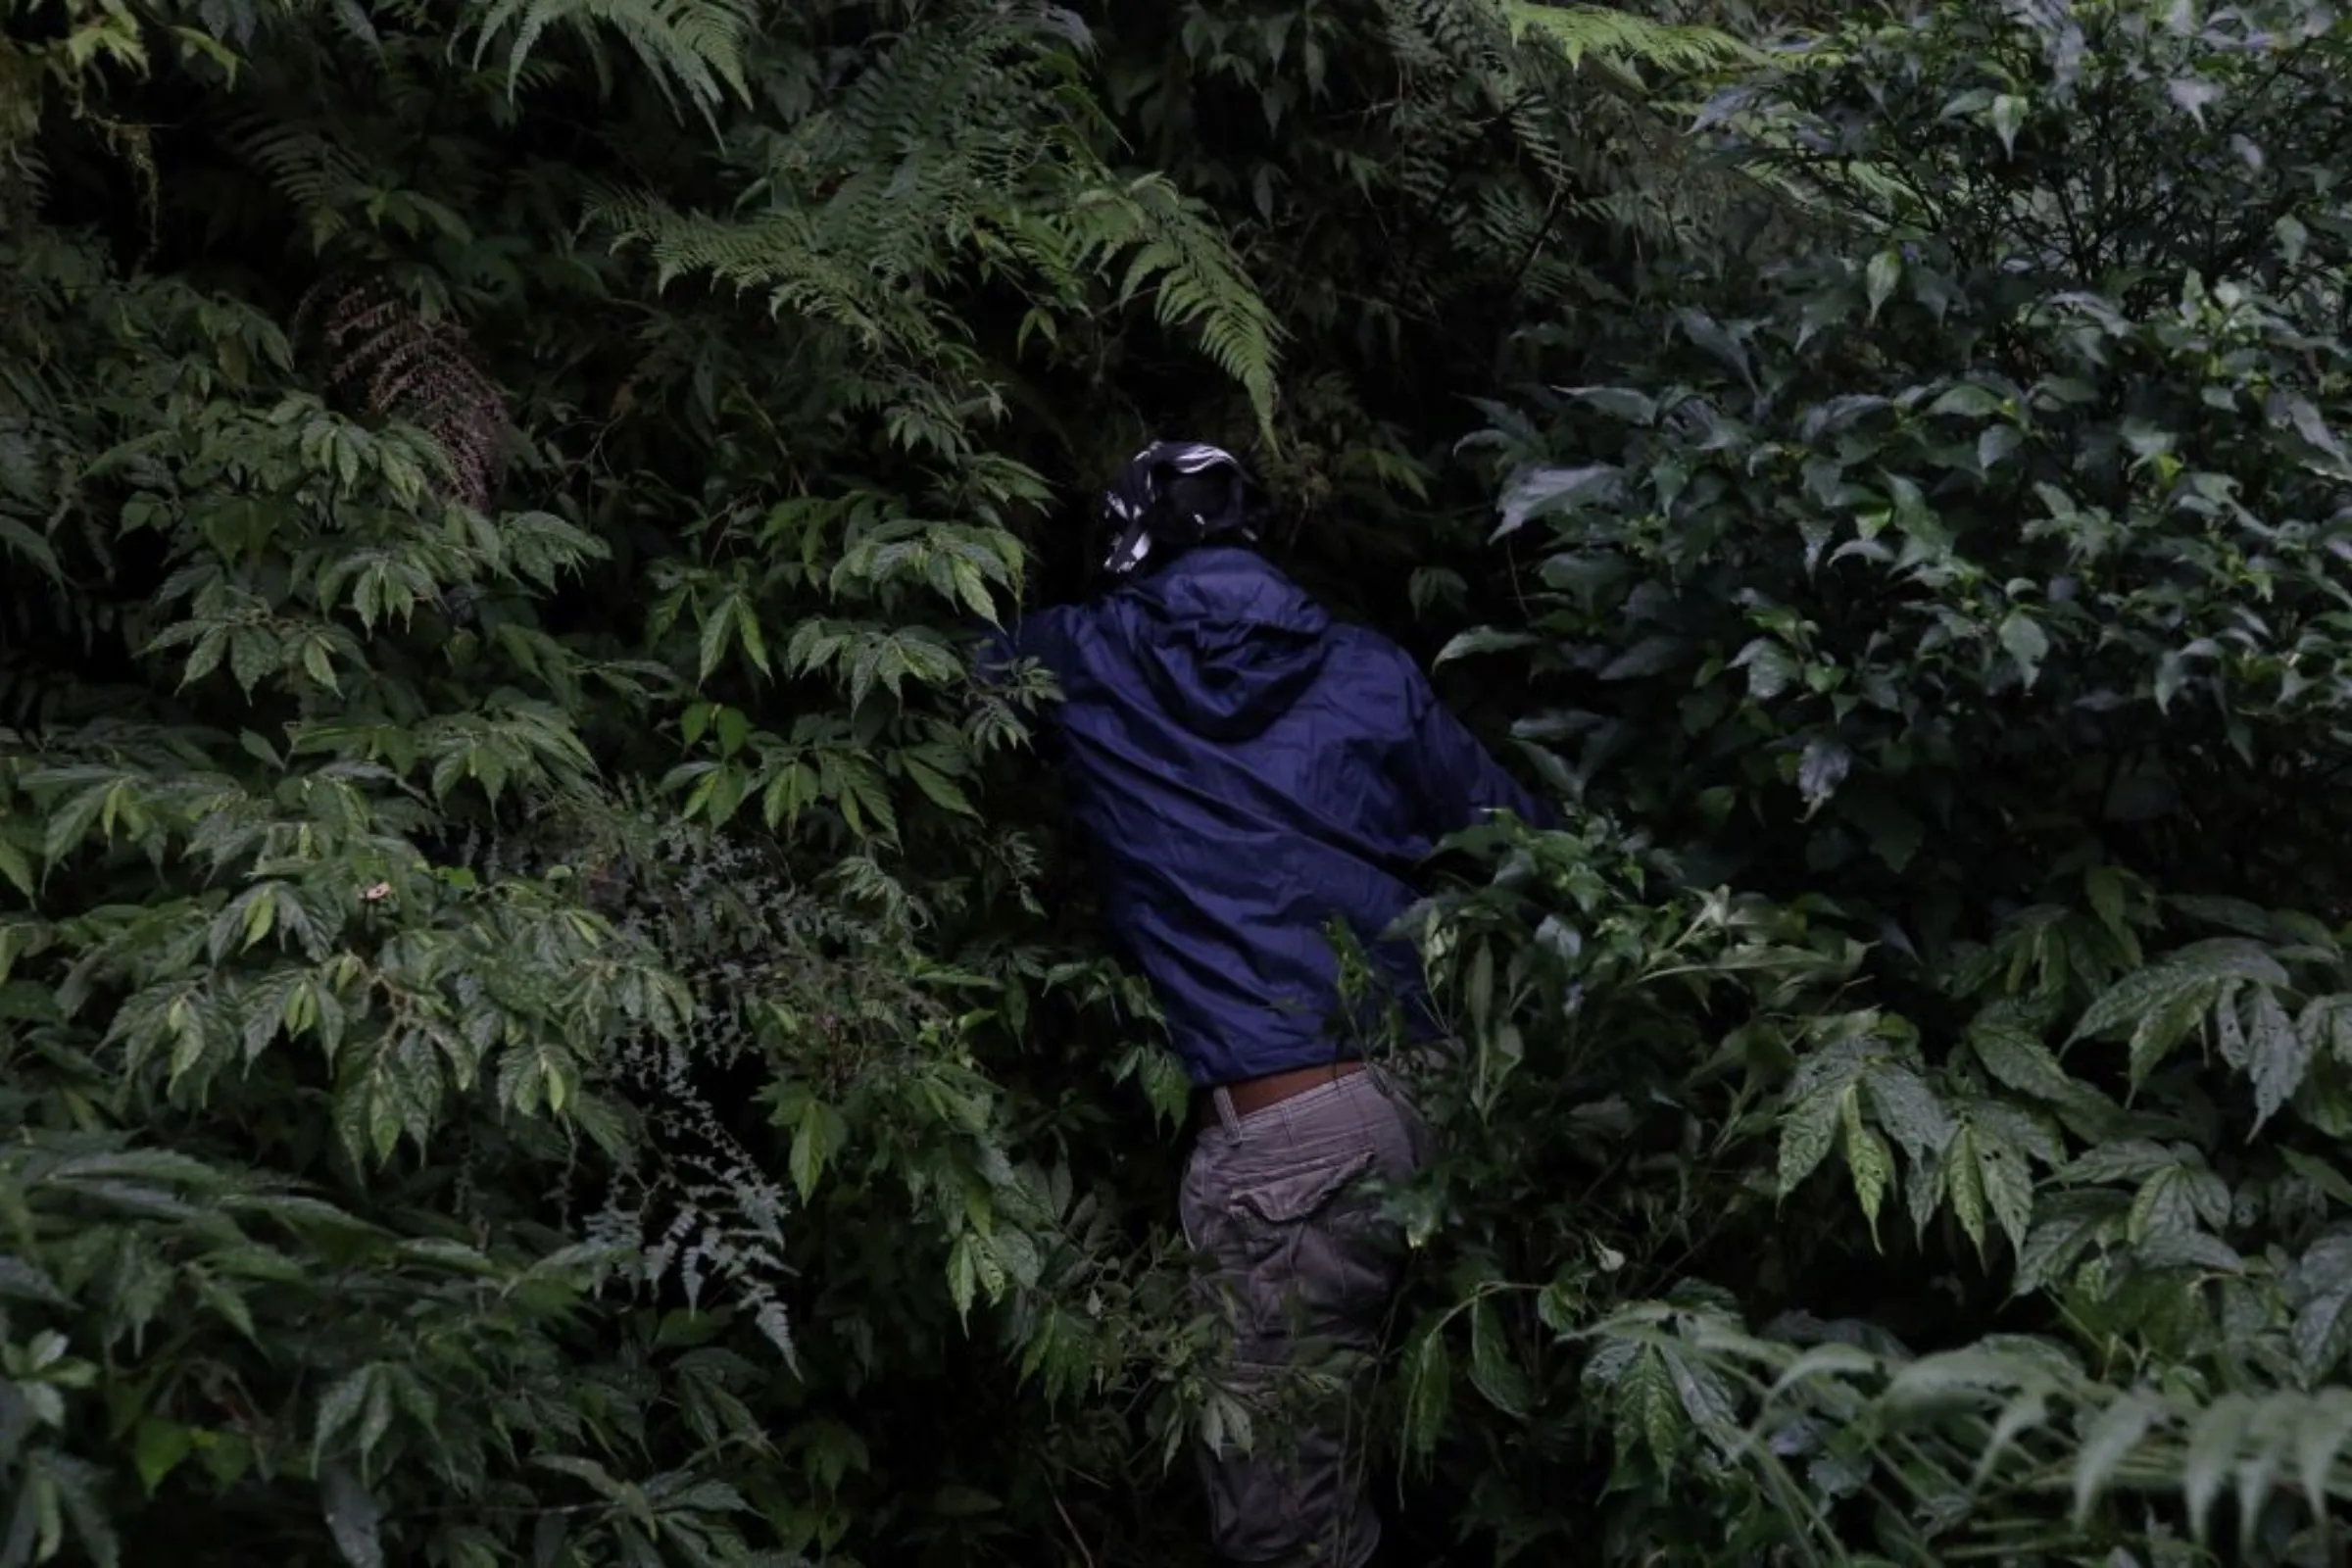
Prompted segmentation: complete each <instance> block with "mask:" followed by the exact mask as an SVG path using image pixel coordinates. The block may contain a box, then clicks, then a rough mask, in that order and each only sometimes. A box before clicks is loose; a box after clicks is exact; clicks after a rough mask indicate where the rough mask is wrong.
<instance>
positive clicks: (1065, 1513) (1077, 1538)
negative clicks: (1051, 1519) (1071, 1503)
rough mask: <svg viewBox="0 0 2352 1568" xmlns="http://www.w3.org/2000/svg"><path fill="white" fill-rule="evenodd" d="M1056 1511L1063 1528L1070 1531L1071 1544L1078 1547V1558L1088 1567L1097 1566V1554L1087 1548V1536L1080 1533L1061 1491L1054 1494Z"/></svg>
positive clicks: (1093, 1567)
mask: <svg viewBox="0 0 2352 1568" xmlns="http://www.w3.org/2000/svg"><path fill="white" fill-rule="evenodd" d="M1054 1512H1055V1513H1057V1514H1059V1515H1061V1528H1062V1529H1064V1530H1067V1531H1068V1532H1069V1533H1070V1544H1071V1545H1073V1546H1076V1547H1077V1548H1078V1558H1079V1560H1080V1561H1081V1562H1083V1563H1085V1564H1086V1568H1095V1554H1094V1553H1093V1552H1091V1551H1089V1550H1087V1549H1086V1538H1085V1537H1084V1536H1081V1535H1080V1534H1078V1526H1077V1525H1076V1524H1075V1523H1073V1522H1072V1521H1071V1519H1070V1510H1069V1509H1067V1508H1065V1507H1063V1506H1062V1503H1061V1493H1060V1492H1059V1491H1056V1492H1055V1493H1054Z"/></svg>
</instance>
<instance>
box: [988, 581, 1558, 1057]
mask: <svg viewBox="0 0 2352 1568" xmlns="http://www.w3.org/2000/svg"><path fill="white" fill-rule="evenodd" d="M1018 647H1019V649H1020V651H1021V652H1022V653H1024V654H1027V655H1030V656H1033V657H1035V658H1037V659H1039V660H1040V661H1041V662H1044V663H1045V664H1046V665H1048V666H1049V667H1050V668H1052V669H1053V670H1054V672H1055V674H1056V676H1057V677H1058V678H1059V680H1060V681H1061V684H1062V687H1063V694H1064V699H1065V701H1064V702H1063V703H1062V704H1061V705H1059V706H1058V708H1057V710H1056V711H1055V712H1054V731H1055V734H1056V737H1057V739H1058V740H1059V741H1060V743H1061V746H1062V750H1063V758H1062V760H1063V767H1064V772H1065V774H1066V775H1067V778H1068V781H1069V791H1070V797H1071V803H1072V808H1073V809H1074V811H1075V813H1076V816H1077V819H1078V822H1079V825H1080V827H1081V829H1082V830H1083V832H1084V834H1085V836H1086V838H1087V841H1088V843H1089V844H1090V846H1091V847H1092V850H1093V854H1094V857H1095V858H1096V861H1097V865H1098V871H1099V874H1100V877H1101V880H1102V884H1103V901H1104V912H1105V915H1106V917H1107V918H1108V920H1109V921H1110V923H1111V924H1112V926H1113V927H1114V928H1115V929H1116V930H1117V931H1118V933H1119V934H1120V935H1121V937H1122V938H1123V939H1124V940H1125V942H1126V945H1127V946H1128V948H1129V949H1130V951H1131V953H1132V955H1133V956H1134V958H1135V960H1136V962H1137V963H1138V964H1139V965H1140V966H1141V967H1142V968H1143V970H1144V971H1145V973H1146V974H1148V975H1149V976H1151V977H1152V980H1153V981H1154V982H1155V983H1156V986H1157V990H1158V993H1159V997H1160V1001H1161V1005H1162V1008H1163V1010H1164V1011H1165V1012H1166V1014H1167V1017H1168V1025H1169V1030H1170V1033H1171V1036H1172V1037H1173V1042H1174V1044H1175V1047H1176V1049H1177V1051H1178V1053H1179V1054H1181V1055H1182V1056H1183V1058H1184V1060H1185V1063H1186V1065H1187V1067H1188V1069H1189V1070H1190V1071H1191V1073H1192V1075H1193V1078H1194V1080H1195V1081H1196V1082H1197V1083H1200V1084H1201V1085H1204V1086H1209V1085H1215V1084H1220V1083H1229V1082H1232V1081H1235V1080H1238V1079H1248V1078H1255V1077H1259V1076H1262V1075H1264V1074H1267V1073H1272V1072H1280V1071H1283V1070H1286V1069H1289V1068H1294V1067H1300V1066H1305V1065H1308V1064H1310V1063H1314V1062H1328V1061H1330V1060H1332V1059H1334V1056H1335V1055H1344V1054H1351V1051H1352V1049H1353V1046H1354V1042H1353V1040H1352V1039H1351V1036H1352V1034H1353V1031H1352V1030H1351V1029H1349V1028H1348V1027H1347V1026H1346V1025H1345V1024H1343V1023H1341V1022H1340V1021H1339V1020H1337V1019H1336V1018H1335V1016H1334V1011H1335V1005H1336V1004H1337V1002H1338V997H1337V993H1336V989H1335V984H1334V976H1335V971H1336V959H1335V955H1334V953H1333V950H1332V947H1331V943H1330V940H1329V937H1328V936H1327V934H1326V928H1327V926H1328V924H1329V922H1331V921H1332V920H1333V919H1335V918H1336V919H1338V920H1340V921H1342V922H1344V923H1345V924H1346V925H1347V926H1348V928H1349V930H1350V931H1351V932H1352V933H1353V935H1354V936H1355V938H1356V939H1357V940H1358V941H1359V942H1361V943H1363V944H1365V945H1366V946H1367V947H1369V948H1372V949H1373V950H1374V952H1375V956H1376V957H1377V958H1379V959H1381V960H1385V961H1384V963H1383V968H1384V970H1385V972H1386V975H1387V978H1388V979H1390V980H1391V981H1392V982H1393V983H1394V984H1395V985H1396V986H1397V988H1398V989H1399V991H1400V992H1401V993H1402V995H1403V998H1404V1000H1405V1001H1406V1002H1407V1004H1408V1005H1411V1004H1413V1003H1414V1002H1416V1001H1417V998H1418V980H1417V965H1416V963H1415V959H1414V956H1413V955H1412V953H1411V951H1410V950H1409V949H1408V948H1405V947H1404V946H1403V945H1402V944H1400V943H1395V942H1391V943H1385V944H1384V943H1381V942H1380V941H1379V939H1380V938H1381V937H1382V936H1383V933H1384V932H1385V931H1386V930H1387V928H1388V927H1389V925H1390V923H1391V922H1392V921H1394V920H1395V919H1396V918H1397V915H1399V914H1401V913H1402V912H1403V911H1404V909H1405V908H1406V907H1407V906H1408V905H1409V904H1410V903H1411V902H1412V900H1413V899H1414V897H1415V896H1416V892H1415V888H1414V884H1413V882H1412V880H1411V879H1412V876H1413V873H1414V870H1415V867H1416V866H1417V864H1418V862H1420V861H1421V860H1422V859H1423V858H1426V857H1427V856H1428V854H1429V853H1430V851H1431V850H1432V849H1433V848H1434V847H1435V845H1436V843H1437V841H1438V840H1440V839H1441V838H1443V837H1445V836H1446V834H1448V833H1450V832H1452V831H1454V830H1455V829H1456V828H1459V827H1461V826H1463V825H1465V824H1466V823H1467V821H1468V820H1469V819H1470V818H1471V816H1472V815H1473V813H1474V812H1475V811H1476V809H1478V808H1480V807H1505V808H1508V809H1512V810H1514V811H1515V812H1517V813H1518V814H1520V815H1522V816H1527V817H1531V818H1532V817H1535V816H1536V815H1537V813H1538V812H1539V810H1540V808H1538V807H1537V806H1536V804H1535V803H1534V802H1533V801H1532V800H1531V799H1530V798H1529V797H1528V796H1527V795H1526V793H1525V792H1524V791H1522V790H1520V789H1519V787H1518V786H1517V785H1516V784H1515V783H1513V782H1512V781H1511V780H1510V778H1509V776H1508V775H1506V774H1504V773H1502V772H1501V771H1500V770H1499V769H1498V768H1495V766H1494V764H1493V763H1492V762H1491V761H1490V760H1488V759H1487V757H1486V755H1485V753H1484V752H1483V751H1482V750H1480V749H1479V748H1478V747H1477V745H1476V744H1475V743H1474V742H1472V741H1471V740H1470V739H1469V738H1468V737H1467V736H1466V735H1465V734H1463V733H1462V731H1461V729H1460V727H1459V726H1458V725H1457V724H1456V723H1455V722H1454V720H1453V719H1452V717H1451V715H1449V714H1448V713H1446V711H1445V710H1444V709H1443V708H1441V707H1439V706H1438V704H1437V702H1436V700H1435V699H1434V697H1433V696H1432V695H1431V693H1430V691H1429V688H1428V685H1427V683H1426V682H1425V681H1424V680H1423V678H1422V676H1421V674H1420V671H1419V670H1418V669H1417V668H1416V667H1415V666H1414V665H1413V663H1412V662H1411V661H1410V660H1409V659H1408V658H1407V657H1406V656H1405V655H1404V654H1403V653H1402V651H1400V650H1399V649H1397V647H1396V646H1395V645H1394V644H1392V643H1391V642H1389V641H1388V640H1387V639H1386V638H1383V637H1381V636H1379V635H1378V634H1377V633H1374V632H1371V631H1367V630H1364V629H1361V628H1358V627H1352V626H1345V625H1341V624H1338V623H1336V622H1335V621H1333V619H1332V618H1331V616H1330V615H1328V614H1327V613H1325V612H1324V611H1323V610H1322V609H1321V608H1320V607H1319V606H1317V605H1316V604H1314V603H1313V601H1311V600H1309V599H1308V598H1307V597H1306V595H1305V594H1303V593H1302V592H1301V591H1300V590H1299V588H1298V587H1296V586H1295V585H1294V584H1292V582H1291V581H1290V580H1289V579H1288V578H1287V577H1285V576H1283V575H1282V573H1280V572H1279V571H1278V570H1276V569H1275V567H1274V566H1273V565H1272V564H1269V563H1268V562H1266V561H1265V560H1264V559H1263V558H1262V557H1260V556H1258V555H1257V554H1256V553H1255V552H1254V551H1251V550H1249V549H1245V548H1240V547H1236V546H1214V545H1211V546H1203V547H1201V548H1196V549H1194V550H1191V551H1188V552H1187V553H1185V554H1184V555H1182V556H1180V557H1179V558H1177V559H1176V560H1175V561H1173V562H1172V563H1170V564H1167V565H1166V566H1164V567H1163V568H1162V569H1161V570H1159V571H1158V572H1156V573H1154V574H1153V575H1152V576H1149V577H1145V578H1143V579H1141V580H1140V581H1135V582H1131V583H1128V584H1126V585H1124V586H1122V587H1121V588H1120V589H1119V590H1118V591H1117V592H1115V593H1112V594H1110V595H1108V596H1106V597H1105V598H1103V600H1101V601H1099V602H1097V603H1095V604H1092V605H1086V606H1079V607H1069V608H1064V609H1058V610H1054V611H1050V612H1047V613H1045V614H1043V615H1041V616H1039V617H1037V618H1036V619H1035V620H1033V621H1031V622H1030V623H1028V624H1026V625H1024V626H1023V627H1022V628H1021V633H1020V636H1019V639H1018Z"/></svg>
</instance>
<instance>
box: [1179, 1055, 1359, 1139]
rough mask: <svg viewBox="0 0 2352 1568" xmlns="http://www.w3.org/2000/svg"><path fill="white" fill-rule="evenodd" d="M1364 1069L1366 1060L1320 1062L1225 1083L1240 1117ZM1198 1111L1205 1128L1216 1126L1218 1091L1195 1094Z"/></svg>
mask: <svg viewBox="0 0 2352 1568" xmlns="http://www.w3.org/2000/svg"><path fill="white" fill-rule="evenodd" d="M1363 1070H1364V1064H1363V1062H1362V1061H1360V1060H1357V1061H1326V1062H1317V1063H1316V1064H1315V1065H1314V1066H1312V1067H1293V1068H1292V1069H1291V1070H1290V1071H1288V1072H1270V1073H1268V1074H1266V1075H1265V1076H1264V1077H1263V1078H1245V1079H1243V1080H1242V1081H1241V1082H1240V1083H1238V1084H1226V1085H1224V1086H1223V1087H1224V1090H1225V1095H1226V1098H1227V1099H1229V1100H1231V1101H1232V1102H1233V1113H1234V1114H1235V1115H1236V1116H1249V1115H1254V1114H1255V1113H1256V1112H1258V1111H1261V1110H1264V1109H1266V1108H1267V1107H1269V1106H1272V1105H1279V1104H1281V1103H1283V1102H1284V1101H1286V1100H1288V1099H1290V1098H1291V1097H1292V1096H1293V1095H1303V1094H1305V1093H1306V1092H1307V1091H1308V1090H1309V1089H1320V1088H1322V1087H1323V1086H1324V1085H1325V1084H1336V1083H1338V1082H1339V1081H1340V1080H1341V1079H1343V1078H1346V1077H1348V1076H1350V1075H1351V1074H1354V1073H1359V1072H1362V1071H1363ZM1193 1099H1194V1105H1193V1108H1194V1112H1195V1114H1196V1115H1197V1116H1198V1117H1199V1118H1200V1120H1201V1125H1202V1126H1204V1127H1210V1126H1214V1125H1216V1120H1217V1103H1216V1091H1215V1090H1213V1089H1203V1090H1201V1092H1200V1094H1198V1095H1196V1096H1194V1097H1193Z"/></svg>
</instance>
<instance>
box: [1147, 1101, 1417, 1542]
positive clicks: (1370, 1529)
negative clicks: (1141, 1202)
mask: <svg viewBox="0 0 2352 1568" xmlns="http://www.w3.org/2000/svg"><path fill="white" fill-rule="evenodd" d="M1215 1098H1216V1100H1217V1103H1218V1117H1217V1124H1216V1125H1214V1126H1211V1127H1208V1128H1205V1129H1204V1130H1203V1131H1202V1132H1201V1136H1200V1139H1199V1141H1198V1142H1197V1143H1196V1144H1195V1145H1194V1147H1193V1152H1192V1156H1191V1160H1190V1162H1189V1163H1188V1164H1187V1166H1186V1169H1185V1175H1184V1187H1183V1192H1182V1195H1181V1197H1180V1199H1179V1201H1178V1211H1179V1214H1180V1217H1181V1218H1182V1220H1183V1223H1184V1234H1185V1240H1186V1241H1187V1242H1189V1243H1190V1244H1191V1245H1192V1247H1193V1249H1194V1250H1195V1251H1196V1252H1200V1253H1203V1254H1205V1255H1206V1259H1207V1267H1206V1268H1205V1269H1204V1270H1203V1272H1202V1274H1201V1276H1200V1278H1199V1282H1198V1290H1199V1291H1200V1293H1201V1297H1202V1298H1203V1299H1204V1300H1205V1301H1207V1302H1208V1303H1210V1305H1211V1307H1212V1309H1213V1310H1216V1311H1218V1312H1220V1313H1222V1315H1223V1316H1224V1318H1225V1321H1226V1322H1228V1323H1230V1324H1231V1326H1232V1330H1233V1340H1232V1345H1231V1351H1230V1355H1229V1358H1228V1359H1227V1360H1226V1361H1224V1362H1223V1363H1222V1365H1221V1367H1220V1381H1221V1382H1222V1383H1223V1385H1224V1386H1225V1388H1226V1389H1228V1390H1229V1391H1230V1392H1231V1393H1232V1394H1234V1395H1235V1396H1236V1397H1239V1398H1240V1399H1242V1400H1243V1401H1245V1403H1246V1405H1247V1407H1248V1408H1249V1410H1250V1451H1249V1452H1247V1453H1245V1452H1241V1451H1238V1450H1237V1448H1236V1447H1235V1446H1233V1445H1232V1444H1231V1443H1230V1441H1229V1442H1228V1444H1227V1445H1226V1446H1225V1447H1224V1448H1223V1450H1222V1451H1215V1452H1212V1451H1209V1450H1208V1449H1207V1448H1206V1447H1205V1446H1203V1448H1202V1450H1201V1477H1202V1480H1203V1481H1204V1483H1205V1485H1206V1488H1207V1492H1208V1507H1209V1520H1210V1531H1211V1535H1212V1538H1213V1544H1214V1545H1215V1547H1216V1550H1217V1552H1218V1554H1219V1555H1221V1556H1222V1557H1224V1558H1225V1559H1226V1560H1227V1561H1229V1562H1236V1563H1280V1564H1284V1565H1286V1568H1287V1565H1292V1564H1296V1565H1299V1568H1306V1565H1309V1564H1312V1565H1314V1568H1360V1565H1361V1564H1362V1563H1363V1562H1364V1561H1365V1560H1366V1559H1368V1558H1369V1557H1370V1556H1371V1555H1372V1553H1373V1550H1374V1549H1375V1548H1376V1547H1377V1546H1378V1545H1379V1544H1380V1520H1379V1515H1378V1514H1377V1512H1376V1511H1375V1510H1374V1508H1373V1505H1372V1495H1371V1488H1370V1486H1369V1484H1368V1481H1367V1478H1366V1475H1365V1464H1364V1461H1365V1457H1366V1454H1365V1449H1366V1446H1367V1445H1366V1443H1365V1441H1364V1440H1365V1430H1364V1429H1365V1425H1366V1423H1365V1419H1364V1410H1363V1400H1364V1396H1365V1395H1366V1394H1367V1392H1368V1391H1369V1385H1370V1382H1371V1378H1372V1375H1373V1374H1374V1373H1375V1372H1376V1371H1377V1368H1378V1357H1379V1353H1380V1349H1381V1337H1382V1334H1383V1332H1384V1331H1385V1329H1386V1327H1387V1314H1388V1310H1389V1306H1390V1303H1391V1300H1392V1299H1393V1297H1394V1295H1395V1293H1396V1289H1397V1280H1398V1276H1399V1275H1400V1273H1401V1272H1402V1268H1403V1262H1404V1252H1405V1248H1404V1239H1403V1236H1402V1234H1401V1232H1400V1231H1399V1229H1398V1228H1397V1226H1395V1225H1393V1224H1388V1223H1384V1222H1383V1221H1381V1220H1380V1219H1379V1217H1378V1213H1377V1208H1378V1205H1377V1202H1376V1201H1374V1200H1373V1199H1372V1198H1371V1197H1369V1196H1368V1195H1367V1194H1366V1193H1364V1191H1363V1190H1362V1185H1361V1179H1362V1178H1364V1177H1366V1176H1372V1175H1378V1176H1382V1177H1386V1178H1389V1179H1391V1180H1399V1179H1402V1178H1404V1177H1407V1176H1410V1175H1411V1174H1412V1173H1413V1172H1415V1171H1417V1170H1419V1169H1420V1168H1421V1166H1422V1165H1423V1164H1424V1163H1425V1162H1426V1160H1427V1158H1428V1138H1429V1135H1428V1132H1427V1129H1426V1128H1425V1127H1424V1125H1423V1123H1422V1121H1421V1118H1420V1116H1419V1115H1418V1114H1416V1113H1415V1112H1414V1110H1413V1108H1412V1106H1411V1105H1410V1104H1409V1103H1406V1101H1405V1100H1404V1099H1403V1097H1402V1095H1401V1094H1400V1093H1399V1092H1398V1091H1397V1088H1396V1086H1395V1084H1394V1083H1393V1081H1391V1080H1390V1079H1388V1078H1387V1077H1386V1076H1384V1075H1383V1074H1382V1073H1381V1071H1380V1070H1379V1069H1378V1068H1377V1067H1374V1068H1369V1069H1366V1070H1365V1071H1362V1072H1357V1073H1352V1074H1350V1075H1348V1077H1345V1078H1342V1079H1339V1080H1337V1081H1336V1082H1333V1083H1330V1084H1324V1085H1319V1086H1317V1087H1316V1088H1313V1089H1309V1090H1307V1091H1305V1092H1304V1093H1302V1094H1299V1095H1294V1096H1292V1097H1291V1098H1290V1099H1288V1100H1285V1101H1283V1102H1281V1103H1278V1104H1273V1105H1269V1106H1267V1107H1266V1108H1265V1109H1263V1110H1259V1111H1255V1112H1252V1113H1251V1114H1250V1115H1248V1116H1240V1117H1237V1116H1235V1115H1234V1114H1233V1109H1232V1106H1231V1103H1229V1102H1227V1101H1226V1099H1225V1097H1224V1096H1222V1095H1219V1096H1217V1097H1215ZM1286 1374H1287V1375H1286Z"/></svg>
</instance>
